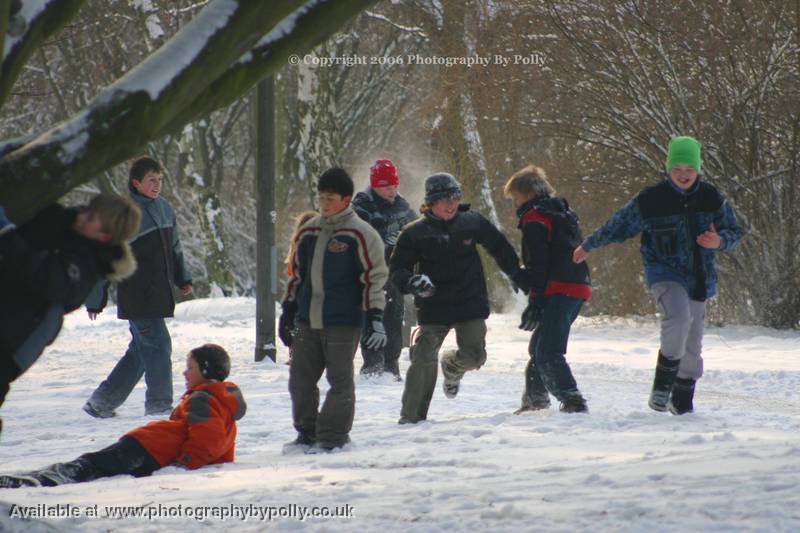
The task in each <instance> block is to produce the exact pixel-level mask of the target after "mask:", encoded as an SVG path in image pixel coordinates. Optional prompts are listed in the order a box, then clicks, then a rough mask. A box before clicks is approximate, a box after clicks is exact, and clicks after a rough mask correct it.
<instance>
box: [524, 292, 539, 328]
mask: <svg viewBox="0 0 800 533" xmlns="http://www.w3.org/2000/svg"><path fill="white" fill-rule="evenodd" d="M543 312H544V298H543V297H541V296H538V297H537V296H534V297H532V298H531V299H530V300H529V301H528V307H526V308H525V310H524V311H523V312H522V322H521V323H520V325H519V329H524V330H525V331H533V330H535V329H536V327H537V326H538V325H539V322H541V321H542V313H543Z"/></svg>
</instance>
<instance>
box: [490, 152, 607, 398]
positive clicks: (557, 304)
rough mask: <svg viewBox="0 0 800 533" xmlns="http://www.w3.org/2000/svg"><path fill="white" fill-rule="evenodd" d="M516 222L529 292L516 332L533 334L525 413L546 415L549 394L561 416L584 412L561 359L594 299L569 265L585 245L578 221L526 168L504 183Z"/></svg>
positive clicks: (582, 268) (581, 267)
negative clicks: (588, 302) (585, 307)
mask: <svg viewBox="0 0 800 533" xmlns="http://www.w3.org/2000/svg"><path fill="white" fill-rule="evenodd" d="M504 192H505V195H506V196H507V197H509V198H511V201H512V203H513V205H514V208H515V209H516V210H517V216H519V228H520V230H522V262H523V264H524V265H525V270H526V271H527V272H528V280H529V282H530V287H531V291H530V294H529V301H528V306H527V308H526V309H525V311H524V312H523V313H522V323H521V324H520V328H521V329H524V330H527V331H534V330H535V331H534V333H533V335H532V336H531V342H530V344H529V346H528V354H529V355H530V360H529V361H528V366H527V368H526V369H525V392H524V393H523V394H522V407H520V409H519V410H518V411H517V414H519V413H522V412H524V411H535V410H537V409H547V408H548V407H549V406H550V397H549V395H548V392H549V393H550V394H552V395H553V396H555V397H556V398H558V400H559V401H560V402H561V411H564V412H567V413H583V412H586V411H588V409H587V407H586V401H585V400H584V398H583V396H582V395H581V393H580V391H579V390H578V385H577V383H575V378H574V377H573V376H572V371H571V370H570V368H569V364H567V360H566V359H565V357H564V355H565V354H566V353H567V341H568V339H569V331H570V328H571V326H572V323H573V322H574V321H575V319H576V318H577V316H578V313H579V312H580V309H581V306H582V305H583V302H585V301H586V300H588V299H589V298H590V297H591V295H592V287H591V282H590V280H589V269H588V267H587V266H586V264H585V263H580V264H575V263H573V262H572V251H573V250H574V249H575V246H576V245H578V244H580V242H581V241H582V240H583V237H582V236H581V230H580V228H579V227H578V216H577V215H576V214H575V212H574V211H572V210H571V209H570V208H569V204H567V201H566V200H565V199H563V198H558V197H556V196H554V194H555V190H554V189H553V187H552V186H551V185H550V183H549V182H548V181H547V178H546V176H545V174H544V170H542V169H541V168H539V167H535V166H532V165H531V166H528V167H525V168H523V169H522V170H520V171H518V172H517V173H515V174H514V175H513V176H511V177H510V178H509V179H508V182H507V183H506V186H505V189H504Z"/></svg>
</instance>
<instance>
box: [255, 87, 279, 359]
mask: <svg viewBox="0 0 800 533" xmlns="http://www.w3.org/2000/svg"><path fill="white" fill-rule="evenodd" d="M255 109H256V111H255V114H256V205H257V207H256V211H257V216H256V349H255V360H256V361H263V360H264V358H265V357H269V358H270V359H272V360H273V361H275V352H276V349H275V297H276V295H277V292H278V272H277V256H276V254H277V251H276V249H275V221H276V220H277V213H276V212H275V82H274V80H273V77H272V76H269V77H267V78H264V79H263V80H262V81H261V82H260V83H259V84H258V87H257V89H256V106H255Z"/></svg>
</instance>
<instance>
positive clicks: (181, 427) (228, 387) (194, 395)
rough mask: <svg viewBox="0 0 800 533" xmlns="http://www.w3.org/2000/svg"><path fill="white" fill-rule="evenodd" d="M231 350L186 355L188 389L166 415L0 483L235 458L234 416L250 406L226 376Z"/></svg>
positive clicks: (28, 483)
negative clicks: (65, 460) (68, 458)
mask: <svg viewBox="0 0 800 533" xmlns="http://www.w3.org/2000/svg"><path fill="white" fill-rule="evenodd" d="M230 368H231V360H230V357H229V356H228V353H227V352H226V351H225V350H224V349H223V348H222V347H221V346H218V345H216V344H204V345H203V346H200V347H198V348H195V349H193V350H191V351H190V352H189V354H188V355H187V356H186V370H185V371H184V372H183V376H184V378H185V379H186V392H185V393H184V395H183V398H182V399H181V402H180V404H178V407H176V408H175V410H173V411H172V414H171V415H170V417H169V419H168V420H157V421H154V422H150V423H149V424H147V425H145V426H141V427H138V428H136V429H134V430H132V431H129V432H128V433H126V434H125V435H124V436H123V437H122V438H121V439H120V440H119V441H117V442H116V443H115V444H112V445H111V446H108V447H107V448H104V449H102V450H100V451H97V452H91V453H86V454H84V455H81V456H80V457H78V458H77V459H75V460H73V461H70V462H68V463H57V464H54V465H52V466H49V467H47V468H44V469H42V470H37V471H34V472H30V473H27V474H21V475H13V476H12V475H5V476H2V475H0V488H17V487H36V486H40V485H41V486H55V485H62V484H65V483H80V482H83V481H92V480H95V479H98V478H101V477H109V476H116V475H120V474H129V475H132V476H135V477H142V476H149V475H150V474H152V473H153V472H154V471H156V470H158V469H159V468H162V467H165V466H168V465H171V464H174V465H176V466H181V467H184V468H188V469H192V470H193V469H195V468H200V467H201V466H204V465H208V464H217V463H229V462H232V461H233V454H234V447H235V442H236V421H237V420H239V419H241V418H242V417H243V416H244V414H245V411H246V409H247V405H246V404H245V402H244V398H243V397H242V392H241V391H240V390H239V387H237V386H236V385H234V384H233V383H231V382H229V381H225V379H226V378H227V377H228V373H229V372H230Z"/></svg>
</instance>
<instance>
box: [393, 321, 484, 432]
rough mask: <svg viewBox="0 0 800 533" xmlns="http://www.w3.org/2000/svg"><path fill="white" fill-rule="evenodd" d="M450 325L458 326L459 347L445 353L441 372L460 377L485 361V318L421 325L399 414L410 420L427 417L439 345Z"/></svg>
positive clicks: (417, 333) (456, 377)
mask: <svg viewBox="0 0 800 533" xmlns="http://www.w3.org/2000/svg"><path fill="white" fill-rule="evenodd" d="M451 329H455V330H456V344H457V345H458V350H456V351H453V352H448V353H446V354H445V355H443V356H442V372H444V374H445V377H447V378H448V379H451V380H456V381H458V380H460V379H461V378H462V377H463V376H464V373H465V372H466V371H468V370H475V369H478V368H480V367H481V366H483V363H485V362H486V321H485V320H483V319H478V320H468V321H466V322H457V323H455V324H450V325H446V326H443V325H422V326H420V327H419V329H418V331H417V332H416V335H415V336H414V340H413V344H412V345H411V348H410V353H411V366H409V367H408V373H407V374H406V384H405V389H404V390H403V407H402V410H401V411H400V416H401V417H402V418H405V419H406V420H409V421H411V422H419V421H420V420H425V419H426V418H427V416H428V407H429V406H430V403H431V398H432V397H433V390H434V389H435V388H436V378H437V374H438V366H439V365H438V364H437V363H438V359H439V348H441V346H442V342H444V339H445V337H447V334H448V333H449V332H450V330H451Z"/></svg>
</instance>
